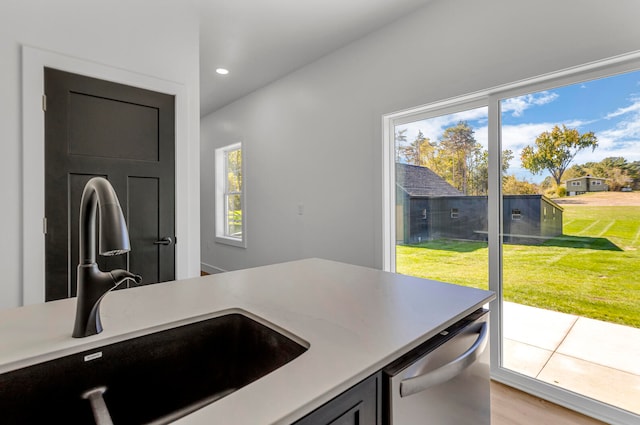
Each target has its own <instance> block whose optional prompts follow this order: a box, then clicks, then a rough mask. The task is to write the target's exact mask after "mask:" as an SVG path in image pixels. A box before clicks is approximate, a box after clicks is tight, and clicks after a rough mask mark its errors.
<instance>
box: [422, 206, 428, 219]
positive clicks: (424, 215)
mask: <svg viewBox="0 0 640 425" xmlns="http://www.w3.org/2000/svg"><path fill="white" fill-rule="evenodd" d="M422 219H423V220H426V219H427V209H426V208H425V209H423V210H422Z"/></svg>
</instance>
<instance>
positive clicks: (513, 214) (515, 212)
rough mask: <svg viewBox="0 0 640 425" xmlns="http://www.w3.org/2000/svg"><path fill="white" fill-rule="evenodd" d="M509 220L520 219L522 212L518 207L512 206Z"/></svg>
mask: <svg viewBox="0 0 640 425" xmlns="http://www.w3.org/2000/svg"><path fill="white" fill-rule="evenodd" d="M511 220H514V221H515V220H522V213H521V212H520V210H519V209H517V208H514V209H512V210H511Z"/></svg>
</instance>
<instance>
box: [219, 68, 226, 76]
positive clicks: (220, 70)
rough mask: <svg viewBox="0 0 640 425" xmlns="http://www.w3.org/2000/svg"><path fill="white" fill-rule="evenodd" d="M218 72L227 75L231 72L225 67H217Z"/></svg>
mask: <svg viewBox="0 0 640 425" xmlns="http://www.w3.org/2000/svg"><path fill="white" fill-rule="evenodd" d="M216 72H217V73H218V74H220V75H227V74H228V73H229V70H228V69H225V68H218V69H216Z"/></svg>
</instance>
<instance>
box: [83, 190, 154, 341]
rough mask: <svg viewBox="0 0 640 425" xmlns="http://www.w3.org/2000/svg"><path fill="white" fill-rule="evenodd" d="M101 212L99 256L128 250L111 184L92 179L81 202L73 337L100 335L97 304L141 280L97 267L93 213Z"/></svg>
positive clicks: (128, 273) (116, 198)
mask: <svg viewBox="0 0 640 425" xmlns="http://www.w3.org/2000/svg"><path fill="white" fill-rule="evenodd" d="M98 209H99V210H100V240H99V252H100V255H105V256H106V255H118V254H124V253H126V252H129V251H130V250H131V245H130V243H129V232H128V231H127V226H126V223H125V221H124V216H123V214H122V208H120V203H119V202H118V197H117V196H116V192H115V190H114V189H113V187H112V186H111V184H110V183H109V182H108V181H107V180H106V179H104V178H102V177H94V178H92V179H91V180H89V182H88V183H87V184H86V186H85V187H84V190H83V192H82V200H81V201H80V247H79V248H80V263H79V264H78V297H77V304H76V320H75V324H74V327H73V334H72V335H73V337H74V338H83V337H85V336H89V335H95V334H98V333H100V332H102V323H101V321H100V301H102V298H104V296H105V295H106V294H107V293H108V292H109V291H111V290H112V289H114V288H115V287H117V286H118V285H119V284H120V283H122V282H123V281H125V280H126V279H132V280H135V281H136V282H137V283H140V282H141V281H142V277H140V276H139V275H136V274H133V273H130V272H128V271H127V270H113V271H111V272H103V271H100V269H99V268H98V264H96V248H95V246H96V212H97V210H98Z"/></svg>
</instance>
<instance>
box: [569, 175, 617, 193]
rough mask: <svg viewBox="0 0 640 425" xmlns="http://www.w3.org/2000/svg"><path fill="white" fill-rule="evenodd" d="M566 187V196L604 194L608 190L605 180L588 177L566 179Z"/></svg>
mask: <svg viewBox="0 0 640 425" xmlns="http://www.w3.org/2000/svg"><path fill="white" fill-rule="evenodd" d="M565 185H566V187H567V195H569V196H575V195H582V194H583V193H587V192H605V191H607V190H609V186H608V185H607V179H605V178H602V177H593V176H590V175H588V174H587V175H586V176H582V177H576V178H575V179H567V180H566V181H565Z"/></svg>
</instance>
